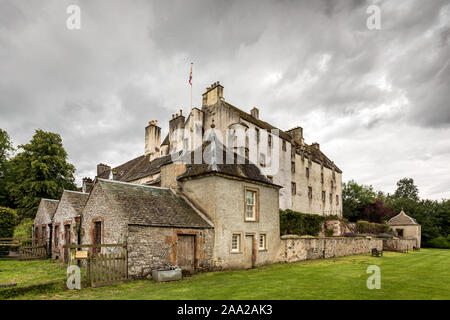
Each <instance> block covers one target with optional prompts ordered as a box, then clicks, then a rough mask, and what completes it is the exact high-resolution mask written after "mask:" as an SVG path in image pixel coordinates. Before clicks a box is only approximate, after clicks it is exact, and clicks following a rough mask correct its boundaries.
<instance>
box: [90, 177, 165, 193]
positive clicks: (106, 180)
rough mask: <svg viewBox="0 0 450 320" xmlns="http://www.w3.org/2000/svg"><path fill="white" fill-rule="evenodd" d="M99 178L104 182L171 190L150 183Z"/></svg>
mask: <svg viewBox="0 0 450 320" xmlns="http://www.w3.org/2000/svg"><path fill="white" fill-rule="evenodd" d="M98 180H99V181H103V182H110V183H119V184H126V185H129V186H134V187H141V188H150V189H160V190H170V189H169V188H165V187H155V186H149V185H145V184H137V183H131V182H124V181H118V180H108V179H103V178H98Z"/></svg>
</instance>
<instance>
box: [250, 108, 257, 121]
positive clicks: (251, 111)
mask: <svg viewBox="0 0 450 320" xmlns="http://www.w3.org/2000/svg"><path fill="white" fill-rule="evenodd" d="M250 114H251V115H252V117H253V118H255V119H259V109H258V108H257V107H253V109H252V110H250Z"/></svg>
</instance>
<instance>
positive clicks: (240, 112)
mask: <svg viewBox="0 0 450 320" xmlns="http://www.w3.org/2000/svg"><path fill="white" fill-rule="evenodd" d="M218 103H221V104H223V105H224V106H225V107H227V108H229V109H231V110H233V111H234V112H236V113H237V114H238V115H239V116H240V117H241V118H242V119H244V120H245V121H248V122H250V123H253V124H254V125H257V126H258V127H260V128H263V129H266V130H268V131H270V130H274V129H276V130H279V136H280V138H282V139H284V140H287V141H291V140H292V137H291V136H290V135H289V134H287V133H286V132H284V131H283V130H281V129H279V128H277V127H274V126H272V125H271V124H269V123H267V122H265V121H262V120H260V119H256V118H255V117H253V116H252V115H251V114H249V113H247V112H245V111H243V110H241V109H239V108H236V107H235V106H233V105H232V104H229V103H228V102H225V101H219V102H218Z"/></svg>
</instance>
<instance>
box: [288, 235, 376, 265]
mask: <svg viewBox="0 0 450 320" xmlns="http://www.w3.org/2000/svg"><path fill="white" fill-rule="evenodd" d="M373 248H377V249H378V250H382V249H383V240H381V239H368V238H300V237H298V236H293V235H292V236H291V235H288V236H282V237H281V248H280V260H281V261H284V262H296V261H301V260H312V259H322V258H334V257H344V256H350V255H355V254H362V253H369V252H371V251H372V249H373Z"/></svg>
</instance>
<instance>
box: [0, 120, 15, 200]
mask: <svg viewBox="0 0 450 320" xmlns="http://www.w3.org/2000/svg"><path fill="white" fill-rule="evenodd" d="M13 150H14V148H13V146H12V143H11V141H10V140H9V136H8V133H7V132H6V131H5V130H3V129H0V206H9V205H11V204H12V203H11V201H9V197H8V193H7V191H6V181H7V176H8V160H9V156H10V154H11V152H12V151H13Z"/></svg>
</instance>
